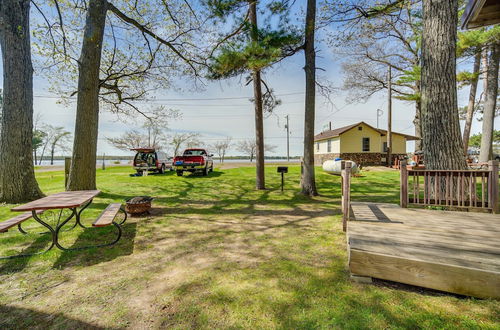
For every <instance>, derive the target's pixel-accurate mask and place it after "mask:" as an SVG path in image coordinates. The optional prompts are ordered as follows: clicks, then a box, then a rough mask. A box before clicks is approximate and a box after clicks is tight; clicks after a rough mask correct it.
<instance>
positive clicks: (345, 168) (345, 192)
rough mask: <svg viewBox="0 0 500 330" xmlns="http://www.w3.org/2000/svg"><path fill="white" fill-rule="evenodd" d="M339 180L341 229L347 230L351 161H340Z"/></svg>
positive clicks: (349, 207) (349, 205) (349, 206)
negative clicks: (340, 190) (340, 187)
mask: <svg viewBox="0 0 500 330" xmlns="http://www.w3.org/2000/svg"><path fill="white" fill-rule="evenodd" d="M341 164H342V165H341V182H342V206H341V207H342V230H344V231H346V230H347V221H349V212H350V210H351V166H352V163H351V162H345V161H342V163H341Z"/></svg>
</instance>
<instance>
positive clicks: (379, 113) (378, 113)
mask: <svg viewBox="0 0 500 330" xmlns="http://www.w3.org/2000/svg"><path fill="white" fill-rule="evenodd" d="M383 114H384V111H383V110H381V109H377V128H378V119H379V118H380V116H382V115H383Z"/></svg>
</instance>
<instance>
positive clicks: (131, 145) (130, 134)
mask: <svg viewBox="0 0 500 330" xmlns="http://www.w3.org/2000/svg"><path fill="white" fill-rule="evenodd" d="M106 140H107V141H108V143H109V144H111V145H112V146H113V147H115V148H116V149H119V150H122V151H130V150H131V149H135V148H143V147H147V146H149V145H148V136H147V135H146V134H144V133H142V132H140V131H138V130H130V131H127V132H125V133H123V134H122V135H120V136H119V137H116V138H110V137H107V138H106ZM152 147H153V148H156V147H157V146H156V145H153V146H152Z"/></svg>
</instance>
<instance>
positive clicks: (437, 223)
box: [347, 202, 500, 298]
mask: <svg viewBox="0 0 500 330" xmlns="http://www.w3.org/2000/svg"><path fill="white" fill-rule="evenodd" d="M351 215H352V216H351V220H352V221H349V223H348V227H347V240H348V249H349V268H350V271H351V273H352V274H353V275H359V276H369V277H374V278H380V279H386V280H391V281H397V282H401V283H406V284H412V285H418V286H422V287H427V288H431V289H436V290H443V291H448V292H452V293H458V294H464V295H471V296H475V297H481V298H486V297H493V298H500V216H499V215H494V214H488V213H472V212H453V211H438V210H426V209H405V208H400V207H399V206H398V205H395V204H385V203H361V202H359V203H358V202H353V203H352V204H351Z"/></svg>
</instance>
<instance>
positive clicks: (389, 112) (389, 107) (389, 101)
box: [387, 66, 392, 166]
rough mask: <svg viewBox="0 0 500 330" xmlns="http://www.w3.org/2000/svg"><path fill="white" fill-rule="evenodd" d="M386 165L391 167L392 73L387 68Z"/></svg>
mask: <svg viewBox="0 0 500 330" xmlns="http://www.w3.org/2000/svg"><path fill="white" fill-rule="evenodd" d="M387 89H388V94H387V95H388V99H387V165H388V166H391V165H392V73H391V67H390V66H389V74H388V77H387Z"/></svg>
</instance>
